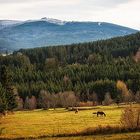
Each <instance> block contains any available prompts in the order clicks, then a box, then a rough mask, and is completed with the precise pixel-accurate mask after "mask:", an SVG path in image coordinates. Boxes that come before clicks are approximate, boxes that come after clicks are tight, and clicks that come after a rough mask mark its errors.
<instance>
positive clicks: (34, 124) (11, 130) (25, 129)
mask: <svg viewBox="0 0 140 140" xmlns="http://www.w3.org/2000/svg"><path fill="white" fill-rule="evenodd" d="M125 107H126V106H120V107H119V108H118V107H117V106H98V107H95V108H94V109H93V110H81V111H79V113H78V114H75V113H74V112H73V111H67V110H65V109H56V110H48V111H46V110H34V111H19V112H15V114H13V115H8V116H6V117H5V118H3V119H2V124H1V127H3V128H5V129H4V130H3V132H2V135H1V136H0V138H13V139H14V138H23V137H24V138H29V137H33V138H38V137H40V136H55V135H59V134H71V133H76V132H80V131H82V130H84V129H86V128H89V127H97V126H99V125H102V126H105V125H111V126H113V125H115V126H116V125H119V124H120V123H119V120H120V116H121V113H122V110H123V109H124V108H125ZM98 110H102V111H104V112H105V113H106V115H107V116H106V117H97V116H96V115H95V114H92V113H93V112H96V111H98ZM121 135H122V137H124V139H125V138H128V136H129V135H128V134H126V135H125V134H121ZM121 135H118V134H117V135H110V136H108V137H109V138H111V137H113V139H115V137H119V136H121ZM131 135H133V136H135V137H137V136H138V137H139V136H140V133H137V135H136V134H134V133H132V134H131ZM101 137H103V136H96V138H95V139H97V140H98V139H100V138H101ZM51 139H54V140H55V139H57V138H51ZM59 139H64V140H65V139H66V140H67V138H59ZM68 139H71V140H80V139H81V137H75V138H68ZM84 139H89V140H90V139H93V137H85V138H84ZM135 139H136V138H135Z"/></svg>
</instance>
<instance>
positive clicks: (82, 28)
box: [0, 18, 137, 51]
mask: <svg viewBox="0 0 140 140" xmlns="http://www.w3.org/2000/svg"><path fill="white" fill-rule="evenodd" d="M136 32H137V30H134V29H131V28H127V27H123V26H119V25H115V24H111V23H106V22H74V21H73V22H67V21H61V20H58V19H51V18H42V19H39V20H27V21H14V20H0V51H6V50H8V51H10V50H11V51H13V50H17V49H20V48H34V47H42V46H52V45H53V46H54V45H65V44H72V43H82V42H89V41H96V40H101V39H108V38H112V37H117V36H124V35H128V34H132V33H136Z"/></svg>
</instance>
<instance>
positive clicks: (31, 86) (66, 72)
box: [0, 33, 140, 108]
mask: <svg viewBox="0 0 140 140" xmlns="http://www.w3.org/2000/svg"><path fill="white" fill-rule="evenodd" d="M139 40H140V33H136V34H132V35H129V36H125V37H117V38H112V39H108V40H101V41H96V42H89V43H81V44H72V45H63V46H54V47H42V48H34V49H26V50H24V49H21V50H19V51H17V52H14V53H13V54H11V55H8V56H5V57H3V56H0V66H1V67H0V71H1V80H0V82H1V87H0V89H1V90H6V88H5V86H4V84H3V83H4V82H2V81H3V78H2V75H3V74H2V71H3V70H2V69H3V67H5V68H6V69H7V70H8V73H10V75H11V79H12V80H11V85H14V87H15V89H16V93H18V97H19V98H18V101H20V102H24V104H26V105H24V107H25V108H27V106H29V105H27V103H29V102H33V101H34V102H36V101H37V105H36V107H41V106H40V105H39V102H40V101H39V99H41V97H40V94H41V93H42V92H41V91H44V93H42V94H41V95H42V96H43V99H44V98H46V99H50V101H47V105H46V106H48V107H49V106H51V107H52V106H53V104H54V101H53V99H56V100H57V103H56V104H57V106H63V107H64V106H66V105H64V104H63V103H60V102H61V101H62V100H60V99H61V98H62V99H63V97H65V96H64V95H65V94H67V92H68V93H69V92H70V93H71V96H73V97H74V100H75V101H77V100H78V102H88V101H94V100H95V99H93V97H94V98H95V97H96V100H97V102H98V103H99V104H102V103H105V98H108V99H109V98H110V99H109V100H110V102H111V101H112V100H113V101H115V102H118V101H119V102H121V101H124V100H125V99H124V98H123V96H121V95H122V94H121V93H125V95H129V96H130V94H131V95H132V94H133V95H132V96H133V97H134V96H137V99H138V97H139V91H140V65H139V62H140V60H139V56H138V50H139V48H140V41H139ZM136 60H137V61H136ZM5 71H6V70H5ZM118 81H121V82H122V83H124V84H125V85H126V87H127V88H126V89H128V90H124V91H125V92H124V91H123V90H122V89H121V90H120V88H118V87H117V83H118ZM122 83H121V84H122ZM122 85H123V84H122ZM6 92H7V91H6ZM1 93H4V92H1ZM95 93H96V95H95ZM60 95H61V96H63V97H61V96H60ZM1 96H2V95H1ZM31 98H33V99H32V100H33V101H32V100H30V99H31ZM134 98H135V97H134ZM134 98H133V99H134ZM135 99H136V98H135ZM135 99H134V100H135ZM127 100H128V99H127ZM48 102H50V103H48ZM28 108H29V107H28ZM31 108H32V107H31Z"/></svg>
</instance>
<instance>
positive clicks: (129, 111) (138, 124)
mask: <svg viewBox="0 0 140 140" xmlns="http://www.w3.org/2000/svg"><path fill="white" fill-rule="evenodd" d="M120 121H121V124H122V126H123V127H125V128H128V129H129V128H132V129H134V128H140V107H139V108H133V107H131V106H130V107H126V108H125V109H124V111H123V113H122V116H121V120H120Z"/></svg>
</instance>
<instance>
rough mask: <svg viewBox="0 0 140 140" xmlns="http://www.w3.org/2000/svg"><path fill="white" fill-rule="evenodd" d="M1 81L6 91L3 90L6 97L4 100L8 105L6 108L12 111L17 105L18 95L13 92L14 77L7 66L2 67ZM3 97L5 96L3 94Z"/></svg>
mask: <svg viewBox="0 0 140 140" xmlns="http://www.w3.org/2000/svg"><path fill="white" fill-rule="evenodd" d="M0 82H1V85H2V88H3V90H5V92H3V96H4V98H5V99H4V102H5V103H6V107H5V108H4V109H5V110H9V111H12V110H13V109H14V108H15V107H16V106H17V104H16V95H15V94H14V92H13V90H14V88H13V86H12V84H11V82H12V77H11V75H10V72H9V71H8V69H7V67H6V66H2V67H1V72H0ZM1 98H3V97H2V96H1ZM3 111H4V110H3Z"/></svg>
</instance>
